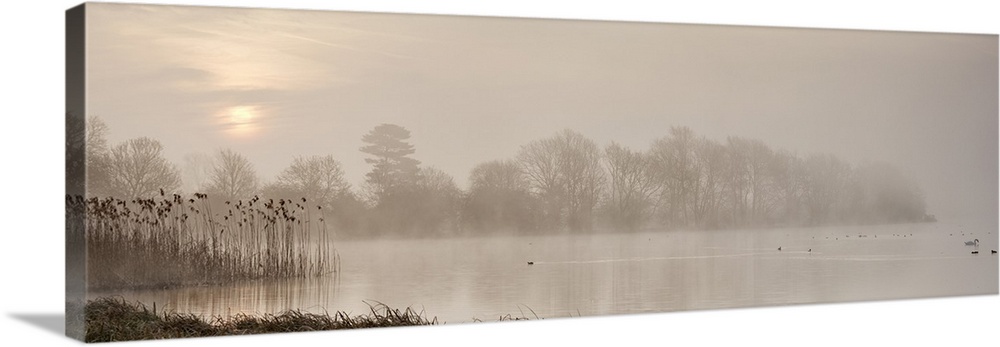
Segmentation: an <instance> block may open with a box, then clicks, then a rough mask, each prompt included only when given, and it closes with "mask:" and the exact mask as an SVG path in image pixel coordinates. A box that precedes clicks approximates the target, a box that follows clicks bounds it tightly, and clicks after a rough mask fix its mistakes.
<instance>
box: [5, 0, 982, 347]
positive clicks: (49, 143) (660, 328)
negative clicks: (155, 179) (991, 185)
mask: <svg viewBox="0 0 1000 347" xmlns="http://www.w3.org/2000/svg"><path fill="white" fill-rule="evenodd" d="M135 2H147V1H135ZM152 3H166V4H193V5H230V6H247V7H275V8H299V9H330V10H354V11H378V12H399V13H435V14H471V15H489V16H520V17H541V18H574V19H608V20H629V21H654V22H673V23H708V24H749V25H767V26H798V27H820V28H850V29H883V30H906V31H943V32H961V33H989V34H994V35H995V34H997V33H1000V29H998V27H1000V17H998V16H997V13H1000V11H997V9H996V8H995V7H996V6H995V5H993V4H992V3H991V1H964V0H950V1H856V0H837V1H830V0H823V1H776V0H768V1H737V0H726V1H720V0H712V1H699V2H698V3H697V5H692V4H684V5H679V4H672V3H670V2H665V1H656V2H653V1H650V2H645V3H644V2H641V1H632V0H615V1H551V0H549V1H545V0H536V1H527V0H506V1H501V0H480V1H459V0H454V1H443V0H441V1H438V0H410V1H406V0H399V1H380V0H369V1H159V2H152ZM11 4H16V5H11ZM77 4H78V3H77V2H74V1H44V2H42V1H38V2H33V1H28V0H18V1H10V2H7V6H5V7H4V8H3V9H2V10H0V25H2V26H3V30H0V35H2V40H0V60H2V64H0V86H2V88H3V89H2V90H0V120H2V122H0V141H2V146H0V155H2V157H0V163H2V164H0V165H3V169H2V170H0V175H3V176H4V177H3V179H0V182H2V184H0V218H2V219H0V257H2V259H0V264H2V266H3V273H2V276H0V283H2V284H0V291H2V292H0V293H2V295H0V302H2V308H0V310H2V313H0V332H2V334H0V339H3V341H4V342H0V344H3V345H7V346H10V345H14V346H21V345H68V344H73V343H75V342H74V341H71V340H69V339H66V338H64V337H62V334H61V332H60V333H56V332H53V331H52V330H51V329H45V328H41V327H39V326H37V325H35V324H32V323H30V322H28V321H26V320H25V319H23V318H21V317H23V316H26V315H27V316H36V317H37V316H46V315H47V316H48V317H52V316H54V315H58V314H60V313H61V312H62V309H63V288H64V287H63V269H64V267H63V259H64V258H63V231H62V208H63V207H62V196H63V194H64V189H63V178H64V174H63V171H62V170H63V166H62V165H63V164H62V163H63V155H64V152H63V145H62V143H63V142H62V141H63V114H64V102H63V96H64V82H63V81H64V80H63V79H64V50H63V48H64V18H65V17H64V15H65V12H64V11H65V10H66V9H68V8H70V7H72V6H75V5H77ZM956 140H960V139H956ZM983 256H989V255H983ZM998 315H1000V297H998V296H997V295H988V296H973V297H959V298H933V299H922V300H901V301H885V302H869V303H845V304H829V305H805V306H789V307H777V308H775V307H771V308H755V309H739V310H718V311H695V312H677V313H666V314H647V315H631V316H611V317H597V318H575V319H550V320H544V321H534V322H511V323H490V324H464V325H452V326H440V327H434V328H391V329H368V330H358V331H333V332H317V333H296V334H280V335H255V336H249V337H224V338H207V339H183V340H171V341H161V342H138V343H127V344H126V345H143V346H145V345H149V346H153V345H157V346H180V345H185V346H209V345H213V346H214V345H218V344H220V343H223V344H241V345H244V346H272V345H276V344H282V345H293V344H315V345H322V346H330V345H371V346H381V345H389V344H393V345H395V344H402V345H416V346H422V345H434V346H469V345H489V346H494V345H495V346H501V345H503V346H510V345H518V346H524V345H527V346H535V345H558V346H563V345H570V346H617V345H630V344H643V345H647V344H648V345H679V346H690V345H729V344H748V345H758V344H761V345H763V344H766V345H775V346H800V345H819V346H843V345H861V346H870V345H890V346H896V345H903V344H913V345H918V346H924V345H926V346H942V345H960V344H964V345H995V344H996V343H997V341H998V339H997V337H998V333H997V326H998V324H997V323H998V322H1000V319H998ZM9 342H13V343H11V344H8V343H9Z"/></svg>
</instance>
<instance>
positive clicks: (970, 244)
mask: <svg viewBox="0 0 1000 347" xmlns="http://www.w3.org/2000/svg"><path fill="white" fill-rule="evenodd" d="M965 245H966V246H979V239H975V240H972V241H965Z"/></svg>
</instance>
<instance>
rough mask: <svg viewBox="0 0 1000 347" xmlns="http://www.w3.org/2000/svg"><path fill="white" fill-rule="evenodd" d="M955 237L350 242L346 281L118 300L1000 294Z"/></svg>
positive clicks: (320, 302)
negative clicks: (531, 263) (530, 263)
mask: <svg viewBox="0 0 1000 347" xmlns="http://www.w3.org/2000/svg"><path fill="white" fill-rule="evenodd" d="M951 230H953V227H949V226H947V225H943V224H941V223H936V224H907V225H888V226H874V227H872V226H868V227H837V228H810V229H792V228H790V229H772V230H729V231H708V232H706V231H678V232H649V233H637V234H617V235H577V236H544V237H541V236H540V237H484V238H462V239H433V240H430V239H429V240H380V241H353V242H341V243H338V249H339V250H340V252H341V256H342V259H343V268H342V271H341V273H340V275H339V277H338V278H333V277H328V278H320V279H310V280H294V281H271V282H250V283H241V284H236V285H230V286H210V287H194V288H179V289H172V290H160V291H145V292H124V293H115V294H120V295H123V296H125V297H126V298H128V299H129V300H140V301H143V302H145V303H151V302H154V301H155V302H157V303H158V305H160V307H163V305H166V307H169V308H170V309H174V310H176V311H179V312H193V313H196V314H205V315H230V314H234V313H237V312H245V313H277V312H281V311H283V310H286V309H302V310H306V311H311V312H323V311H324V310H330V311H333V310H343V311H348V312H352V313H364V312H367V311H368V306H367V304H366V303H365V302H366V301H367V302H374V301H378V302H381V303H385V304H387V305H389V306H390V307H394V308H404V307H413V308H415V309H417V310H421V309H424V310H425V311H426V313H427V314H428V315H429V316H432V317H434V316H436V317H438V318H439V320H441V321H444V322H468V321H472V320H474V319H481V320H484V321H489V320H496V319H498V318H499V317H500V316H503V315H507V314H510V315H512V316H522V315H523V316H526V317H530V318H533V317H534V316H535V315H536V314H537V316H539V317H544V318H552V317H566V316H578V315H602V314H627V313H640V312H664V311H677V310H692V309H714V308H730V307H748V306H762V305H785V304H800V303H822V302H842V301H859V300H880V299H896V298H915V297H932V296H947V295H971V294H995V293H997V272H998V271H997V259H998V257H997V256H991V255H989V254H986V255H978V256H977V255H971V254H970V253H969V249H968V247H966V246H965V245H964V244H963V240H962V239H961V237H962V236H961V235H958V234H954V233H949V231H951ZM984 230H989V229H984ZM980 234H981V235H976V237H978V238H979V239H980V241H981V242H982V244H983V245H984V247H986V245H988V246H989V247H993V248H995V247H996V244H997V237H996V235H995V233H993V232H989V233H980ZM778 247H781V249H782V250H781V251H779V250H778ZM528 261H532V262H533V263H534V264H533V265H528V264H527V262H528ZM106 294H108V293H91V296H92V297H93V296H99V295H106Z"/></svg>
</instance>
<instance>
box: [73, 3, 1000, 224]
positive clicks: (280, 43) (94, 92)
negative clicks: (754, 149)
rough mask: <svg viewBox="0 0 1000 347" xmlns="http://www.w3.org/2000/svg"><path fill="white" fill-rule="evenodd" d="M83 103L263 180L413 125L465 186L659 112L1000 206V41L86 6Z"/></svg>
mask: <svg viewBox="0 0 1000 347" xmlns="http://www.w3.org/2000/svg"><path fill="white" fill-rule="evenodd" d="M87 6H88V13H87V15H88V19H87V23H88V25H89V31H88V37H87V44H88V56H87V59H88V60H87V69H88V70H87V71H88V94H87V97H88V105H87V106H88V109H87V113H88V114H90V115H97V116H100V117H102V118H103V119H104V121H105V122H106V123H107V124H108V126H109V127H110V134H109V140H110V143H112V144H114V143H117V142H119V141H122V140H125V139H128V138H133V137H138V136H149V137H152V138H155V139H158V140H160V141H161V142H162V143H163V144H164V146H165V150H166V153H167V156H168V158H169V159H171V160H172V161H174V162H175V163H176V164H178V166H179V167H181V166H182V165H183V158H184V156H185V155H187V154H190V153H198V152H203V153H206V154H211V153H213V152H214V151H216V150H218V149H221V148H231V149H233V150H235V151H238V152H240V153H242V154H244V155H245V156H247V157H248V158H249V159H250V160H251V161H252V162H253V163H254V164H255V165H256V167H257V170H258V172H259V173H260V174H261V176H262V178H263V179H264V180H269V179H271V178H273V177H274V176H275V175H276V174H277V173H278V172H280V171H281V170H282V169H283V168H285V167H286V166H287V165H288V164H289V163H290V162H291V160H292V157H294V156H297V155H326V154H332V155H334V156H335V157H336V158H337V159H338V160H339V161H340V162H341V163H342V164H343V165H344V169H345V171H346V173H347V178H348V180H349V181H350V183H352V184H353V185H358V184H360V183H361V182H362V180H363V175H364V173H365V172H367V171H368V170H369V167H368V166H367V165H366V164H365V163H364V155H363V154H362V153H361V152H360V151H358V149H359V148H360V147H361V146H362V143H361V136H362V135H363V134H364V133H366V132H368V131H369V130H371V129H372V128H373V127H375V126H376V125H378V124H381V123H395V124H398V125H401V126H404V127H406V128H408V129H409V130H410V131H411V134H412V138H411V141H410V142H411V143H412V144H413V145H414V146H415V147H416V150H417V152H416V153H415V154H414V156H413V157H414V158H415V159H418V160H420V161H421V162H422V163H423V164H424V165H427V166H434V167H437V168H439V169H441V170H443V171H445V172H447V173H449V174H451V175H452V176H454V177H455V179H456V182H457V183H458V184H459V185H460V186H462V187H463V188H464V187H465V184H466V181H467V176H468V173H469V170H471V168H472V167H473V166H474V165H475V164H477V163H480V162H483V161H487V160H492V159H501V158H510V157H513V156H514V155H515V154H516V152H517V150H518V148H519V146H521V145H523V144H526V143H528V142H529V141H531V140H536V139H541V138H545V137H548V136H551V135H553V134H554V133H555V132H556V131H559V130H561V129H564V128H570V129H574V130H576V131H579V132H580V133H582V134H584V135H585V136H587V137H589V138H591V139H594V140H595V141H597V142H598V144H600V145H602V146H603V145H606V144H608V143H609V142H610V141H612V140H614V141H617V142H619V143H622V144H624V145H627V146H630V147H632V148H634V149H646V148H647V147H648V146H649V144H650V143H651V142H652V141H653V140H655V139H656V138H658V137H661V136H664V135H666V134H667V132H668V130H669V127H670V126H688V127H690V128H691V129H692V130H694V131H695V133H696V134H699V135H704V136H706V137H708V138H712V139H716V140H720V141H724V140H725V137H726V136H729V135H735V136H741V137H747V138H756V139H761V140H763V141H764V142H766V143H768V144H769V145H771V146H772V147H773V148H776V149H785V150H791V151H795V152H798V153H799V154H801V155H808V154H811V153H820V152H822V153H832V154H835V155H837V156H839V157H841V158H843V159H845V160H847V161H849V162H851V163H855V164H856V163H862V162H865V161H886V162H889V163H891V164H894V165H896V166H897V167H899V168H901V169H903V170H904V171H906V172H907V174H908V175H909V176H910V177H912V178H914V179H915V180H916V181H917V183H918V184H919V185H920V186H921V187H922V188H923V190H924V191H925V193H926V196H927V201H928V205H929V209H930V211H929V212H930V213H934V214H937V215H938V216H939V217H943V218H949V217H959V216H979V217H983V216H985V217H989V218H992V219H993V220H995V219H996V213H997V210H998V209H997V193H996V192H997V165H998V163H997V146H998V143H997V129H998V122H997V116H998V106H997V99H998V87H997V84H998V80H997V78H998V77H997V76H998V65H997V50H998V46H997V36H995V35H957V34H933V33H901V32H876V31H846V30H816V29H783V28H754V27H736V26H701V25H670V24H642V23H622V22H594V21H567V20H558V21H556V20H531V19H505V18H481V17H480V18H476V17H457V16H429V15H384V14H365V13H344V12H328V11H280V10H263V9H260V10H255V9H223V8H207V7H173V6H147V5H117V4H93V3H92V4H88V5H87Z"/></svg>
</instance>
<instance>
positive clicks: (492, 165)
mask: <svg viewBox="0 0 1000 347" xmlns="http://www.w3.org/2000/svg"><path fill="white" fill-rule="evenodd" d="M469 182H470V187H469V193H468V195H467V196H466V198H465V204H464V206H463V209H462V222H463V224H464V225H467V226H470V227H472V228H475V229H494V228H500V229H509V228H516V229H518V230H525V229H530V228H533V227H534V226H535V220H534V213H533V207H534V201H532V199H531V195H530V192H529V183H528V180H527V177H526V176H525V174H524V172H523V171H522V170H521V167H520V166H519V165H518V164H517V162H514V161H511V160H494V161H489V162H485V163H482V164H479V165H476V167H475V168H473V169H472V172H471V173H470V174H469Z"/></svg>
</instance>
